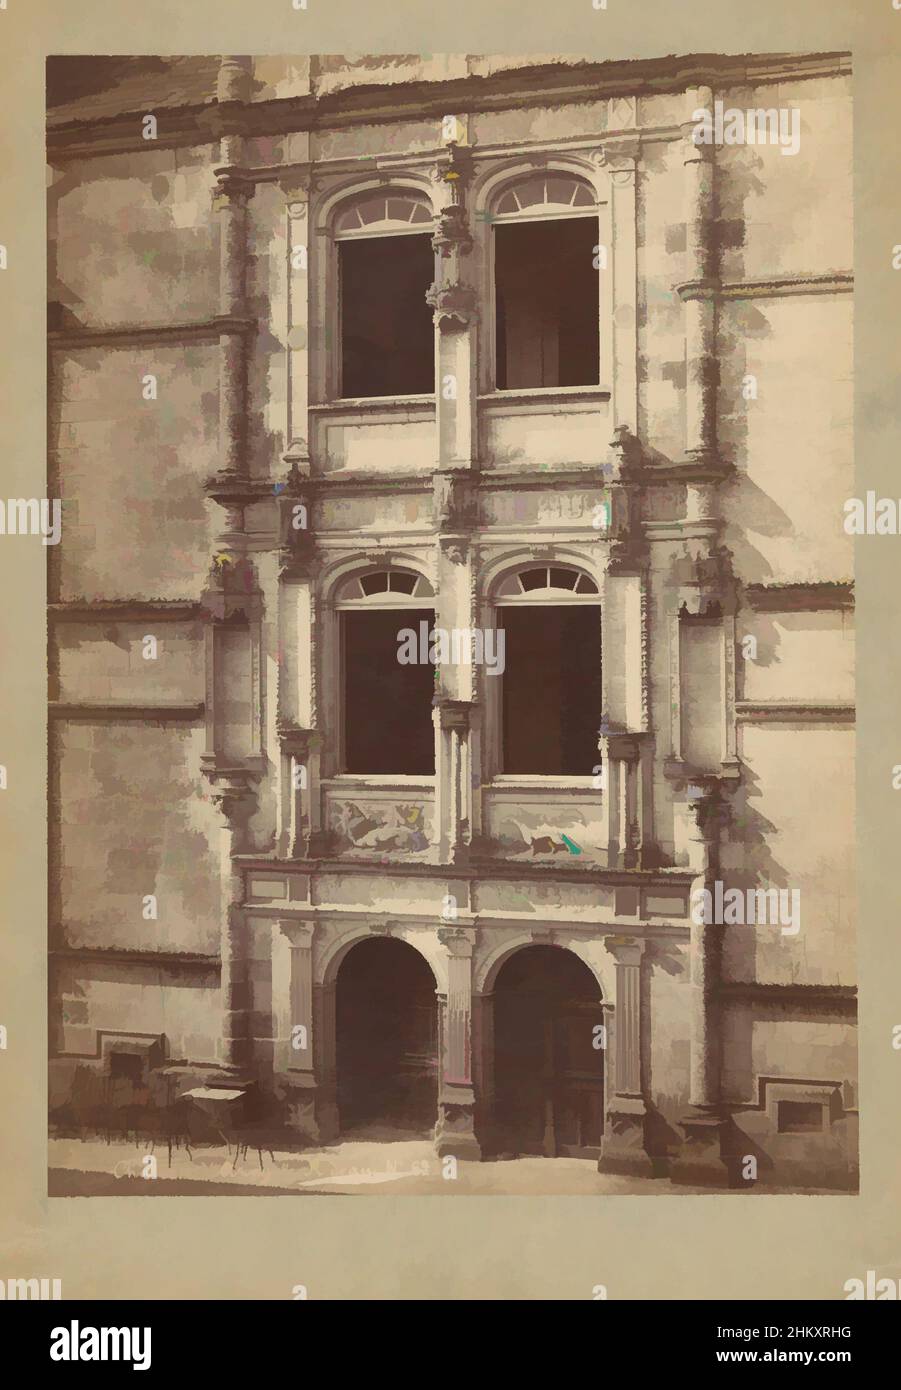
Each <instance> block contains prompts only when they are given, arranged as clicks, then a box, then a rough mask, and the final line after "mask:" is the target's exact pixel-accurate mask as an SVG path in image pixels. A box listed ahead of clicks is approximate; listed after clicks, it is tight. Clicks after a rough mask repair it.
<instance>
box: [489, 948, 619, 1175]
mask: <svg viewBox="0 0 901 1390" xmlns="http://www.w3.org/2000/svg"><path fill="white" fill-rule="evenodd" d="M603 1022H604V1015H603V1010H602V1008H601V991H600V989H599V987H598V983H597V981H596V980H595V978H594V976H593V975H592V973H591V971H590V970H589V969H588V967H587V965H584V964H583V963H582V961H580V960H579V959H578V957H577V956H574V955H573V954H572V952H570V951H567V950H565V949H563V948H561V947H559V946H526V947H524V948H523V949H522V950H521V951H518V952H517V953H516V955H514V956H511V958H510V959H509V960H508V961H507V962H506V963H505V964H504V965H503V966H502V967H501V969H500V972H499V973H498V976H497V981H496V983H495V987H494V1047H495V1064H494V1065H495V1075H494V1084H495V1092H494V1094H495V1122H496V1127H497V1139H498V1143H499V1146H500V1148H501V1149H503V1150H507V1151H511V1152H513V1153H531V1154H545V1155H547V1156H548V1157H552V1156H554V1155H566V1156H569V1157H573V1156H575V1157H580V1158H582V1157H584V1158H595V1157H597V1155H598V1154H599V1153H600V1144H601V1131H602V1129H603V1123H604V1051H603V1047H596V1046H595V1043H596V1042H600V1041H601V1040H602V1039H603V1037H604V1035H603V1033H599V1032H598V1031H597V1030H598V1028H599V1026H600V1025H602V1024H603Z"/></svg>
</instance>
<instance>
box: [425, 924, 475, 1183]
mask: <svg viewBox="0 0 901 1390" xmlns="http://www.w3.org/2000/svg"><path fill="white" fill-rule="evenodd" d="M475 939H476V934H475V931H474V930H473V929H472V928H467V927H439V929H438V940H439V941H440V942H441V944H442V945H443V946H444V947H445V948H446V950H447V957H448V959H447V1001H446V1005H445V1009H444V1039H443V1042H444V1046H443V1048H442V1068H441V1073H442V1074H441V1089H440V1092H439V1098H438V1123H437V1125H436V1126H435V1147H436V1149H437V1151H438V1153H439V1154H442V1155H444V1154H453V1155H454V1156H455V1157H457V1158H472V1159H478V1158H480V1157H481V1149H480V1146H479V1142H478V1140H477V1139H476V1135H475V1093H474V1091H473V1085H472V956H473V950H474V947H475Z"/></svg>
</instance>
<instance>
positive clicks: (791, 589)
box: [742, 580, 854, 613]
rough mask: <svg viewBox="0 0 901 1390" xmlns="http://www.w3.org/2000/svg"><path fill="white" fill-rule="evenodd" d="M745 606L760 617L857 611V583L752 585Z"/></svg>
mask: <svg viewBox="0 0 901 1390" xmlns="http://www.w3.org/2000/svg"><path fill="white" fill-rule="evenodd" d="M742 596H743V598H744V602H745V603H746V604H747V606H748V607H749V608H753V609H754V611H755V612H757V613H802V612H807V613H813V612H820V611H824V610H829V609H844V608H853V607H854V581H853V580H824V581H822V582H817V583H813V584H748V585H746V586H745V588H744V589H743V590H742Z"/></svg>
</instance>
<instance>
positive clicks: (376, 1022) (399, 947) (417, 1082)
mask: <svg viewBox="0 0 901 1390" xmlns="http://www.w3.org/2000/svg"><path fill="white" fill-rule="evenodd" d="M335 1026H336V1042H337V1070H338V1119H339V1124H340V1128H341V1132H342V1134H347V1133H348V1131H352V1130H360V1129H361V1128H365V1129H366V1130H367V1131H368V1132H369V1133H370V1135H371V1137H373V1138H379V1137H384V1138H386V1139H387V1138H392V1137H400V1134H401V1133H404V1134H408V1135H409V1134H420V1135H425V1134H428V1133H430V1132H431V1130H432V1129H433V1128H434V1125H435V1120H436V1117H437V1111H438V1007H437V999H436V997H435V979H434V976H433V975H432V972H431V970H430V969H429V966H428V964H427V963H426V961H425V960H424V959H423V958H422V956H421V955H420V954H419V952H418V951H416V950H414V949H413V947H412V946H408V945H407V944H406V942H403V941H395V940H393V939H392V938H391V937H370V938H367V939H366V940H364V941H360V942H358V944H357V945H356V946H353V947H352V948H351V950H350V951H349V952H348V954H347V956H346V957H345V958H344V960H343V961H342V963H341V966H340V968H339V970H338V980H337V988H336V999H335Z"/></svg>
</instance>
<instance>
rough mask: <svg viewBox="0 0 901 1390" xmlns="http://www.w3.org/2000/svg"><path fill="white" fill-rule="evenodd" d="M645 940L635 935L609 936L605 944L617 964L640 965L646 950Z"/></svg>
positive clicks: (605, 939)
mask: <svg viewBox="0 0 901 1390" xmlns="http://www.w3.org/2000/svg"><path fill="white" fill-rule="evenodd" d="M645 945H646V943H645V941H644V940H643V939H642V938H641V937H635V936H607V937H605V938H604V946H605V947H606V949H607V950H608V951H609V952H610V954H611V956H612V957H613V959H614V960H615V961H616V964H617V965H624V966H639V965H641V958H642V956H643V955H644V952H645Z"/></svg>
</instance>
